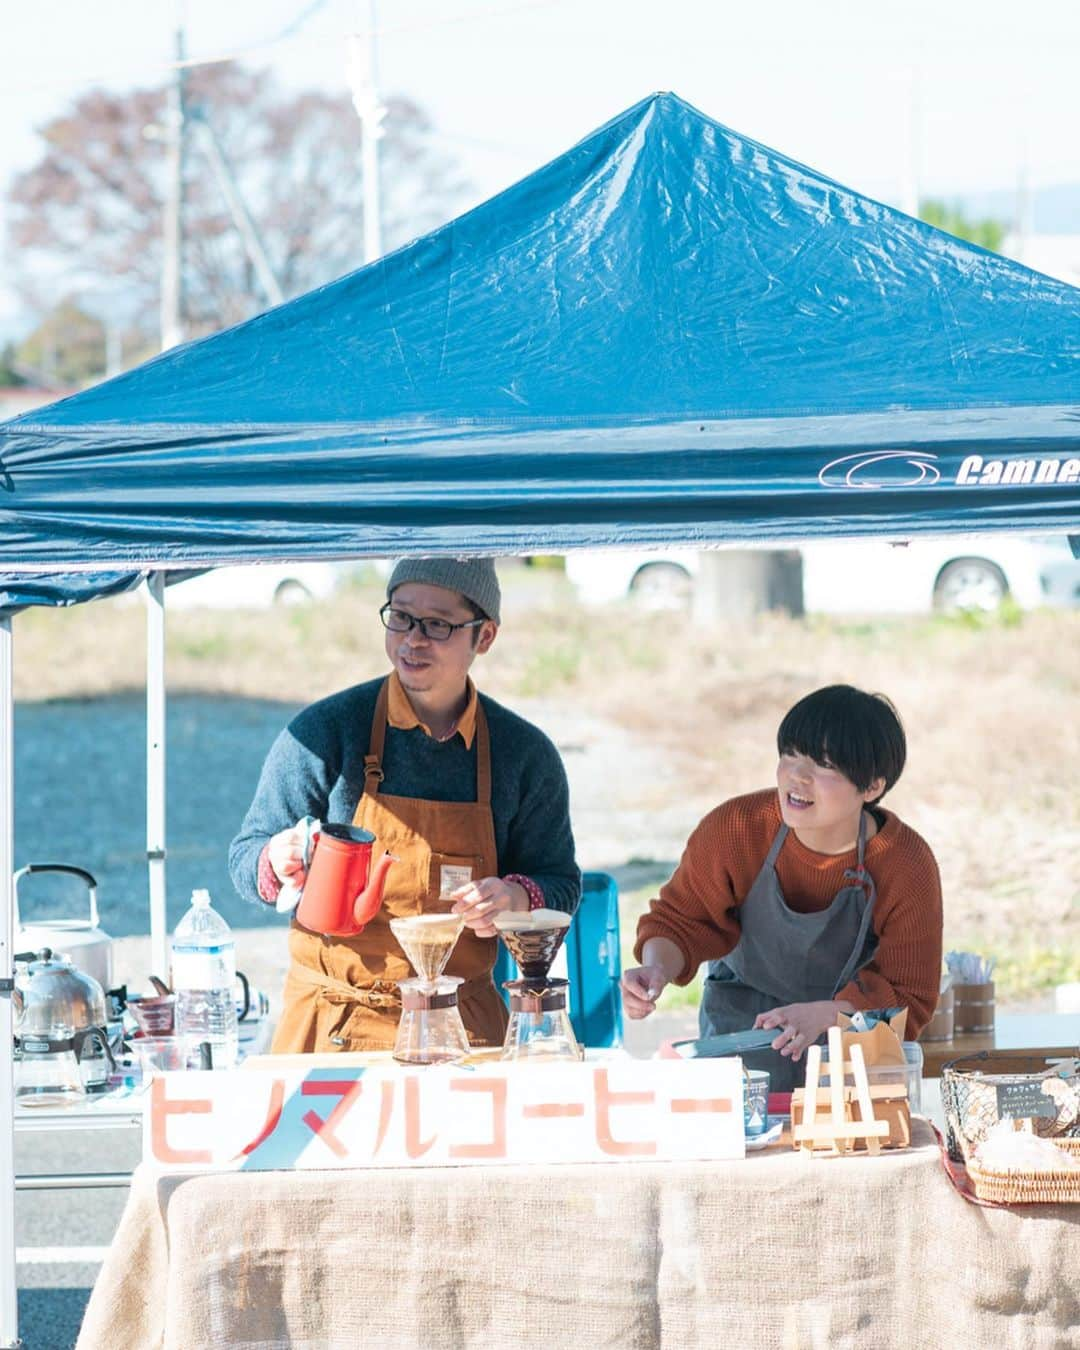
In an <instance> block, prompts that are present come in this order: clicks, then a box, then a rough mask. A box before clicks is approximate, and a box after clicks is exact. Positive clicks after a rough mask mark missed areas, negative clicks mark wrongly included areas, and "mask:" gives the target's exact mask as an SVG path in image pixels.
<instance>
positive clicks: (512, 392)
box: [0, 94, 1080, 567]
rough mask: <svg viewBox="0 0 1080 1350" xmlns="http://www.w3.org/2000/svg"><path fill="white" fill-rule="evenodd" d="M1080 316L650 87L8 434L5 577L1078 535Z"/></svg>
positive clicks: (1013, 269) (959, 245)
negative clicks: (541, 153)
mask: <svg viewBox="0 0 1080 1350" xmlns="http://www.w3.org/2000/svg"><path fill="white" fill-rule="evenodd" d="M1078 319H1080V291H1077V290H1075V289H1074V288H1072V287H1069V286H1067V285H1065V284H1063V283H1060V282H1057V281H1053V280H1051V279H1049V278H1047V277H1043V276H1040V275H1038V274H1037V273H1034V272H1032V271H1030V270H1029V269H1027V268H1024V267H1022V266H1020V265H1019V264H1017V263H1013V262H1010V261H1007V260H1006V259H1003V258H1000V257H998V256H996V255H994V254H990V253H987V252H985V251H984V250H982V249H979V248H977V247H975V246H974V245H971V244H967V243H964V242H962V241H960V240H957V239H954V238H952V237H951V236H949V235H946V234H943V233H941V232H940V231H938V230H935V229H933V228H932V227H930V226H928V225H926V224H924V223H922V222H920V221H916V220H913V219H911V218H910V217H908V216H905V215H903V214H902V213H900V212H898V211H895V210H892V209H890V208H888V207H885V206H883V205H881V204H879V203H877V202H874V201H872V200H870V199H868V198H866V197H862V196H860V195H859V194H858V193H855V192H853V191H851V190H850V189H847V188H844V187H842V186H840V185H839V184H837V183H835V182H833V181H832V180H831V179H829V178H826V177H824V176H823V175H821V174H818V173H815V172H813V171H812V170H810V169H807V168H805V167H804V166H802V165H800V164H797V163H795V162H794V161H792V160H790V159H788V158H786V157H785V156H783V155H781V154H778V153H776V152H775V151H772V150H769V149H767V148H766V147H764V146H761V145H759V144H757V143H756V142H754V141H752V140H749V139H747V138H745V137H742V136H739V135H737V134H736V133H734V132H732V131H730V130H728V129H727V128H726V127H723V126H721V125H720V124H718V123H716V122H714V121H712V120H710V119H709V118H707V117H705V116H703V115H702V114H701V113H699V112H697V111H696V110H695V109H694V108H692V107H690V106H689V105H688V104H686V103H684V102H683V101H682V100H680V99H678V98H676V97H675V96H674V95H671V94H658V95H654V96H653V97H651V98H648V99H645V100H643V101H642V102H641V103H639V104H637V105H635V106H634V107H633V108H631V109H629V110H628V111H627V112H625V113H623V114H622V115H621V116H620V117H617V118H615V119H614V120H613V121H611V122H609V123H608V124H607V125H606V126H604V127H602V128H600V130H598V131H596V132H594V133H593V134H592V135H590V136H588V137H587V138H586V139H585V140H583V141H582V142H580V144H578V145H577V146H575V147H574V148H573V149H572V150H570V151H568V152H567V153H566V154H565V155H563V156H562V157H561V158H559V159H557V160H555V161H553V162H552V163H551V164H548V165H547V166H545V167H544V168H542V169H540V170H538V171H537V172H536V173H534V174H532V175H531V176H530V177H528V178H526V179H524V180H523V181H522V182H520V183H518V184H516V185H515V186H514V187H511V188H509V189H508V190H507V191H506V192H504V193H501V194H500V195H499V196H497V197H495V198H493V199H492V200H490V201H488V202H486V203H484V204H483V205H482V206H479V207H477V208H476V209H475V210H473V211H471V212H469V213H467V214H466V215H464V216H462V217H461V218H459V219H458V220H455V221H452V222H450V223H449V224H447V225H445V226H444V227H442V228H441V229H439V230H437V231H435V232H434V233H433V234H430V235H428V236H426V237H425V238H422V239H419V240H417V241H415V242H414V243H413V244H411V245H409V246H408V247H406V248H403V249H401V250H399V251H398V252H396V253H394V254H392V255H390V256H389V257H387V258H384V259H381V260H380V261H378V262H376V263H374V264H372V265H371V266H369V267H365V268H363V269H361V270H360V271H358V272H354V273H352V274H350V275H348V276H346V277H343V278H341V279H340V280H339V281H336V282H334V283H332V284H331V285H328V286H324V287H322V288H321V289H319V290H316V291H314V292H311V293H310V294H308V295H304V296H301V297H299V298H298V299H296V300H293V301H290V302H289V303H287V304H285V305H282V306H279V307H278V308H276V309H273V310H270V311H268V312H267V313H265V314H261V315H259V316H258V317H257V318H254V319H252V320H250V321H249V322H247V323H244V324H241V325H239V326H238V327H236V328H233V329H230V330H228V331H226V332H223V333H220V334H216V335H215V336H213V337H209V338H206V339H203V340H202V341H199V342H194V343H190V344H188V345H187V346H184V347H180V348H177V349H174V350H172V351H170V352H167V353H165V354H163V355H162V356H160V357H158V358H155V359H154V360H152V361H150V362H148V363H146V364H145V365H143V366H141V367H139V368H137V369H135V370H133V371H131V372H129V373H127V374H125V375H122V376H120V377H118V378H117V379H114V380H111V381H108V382H106V383H104V384H101V385H98V386H96V387H95V388H93V389H89V390H86V391H85V392H83V393H80V394H77V395H75V396H74V397H71V398H68V399H65V400H63V401H61V402H59V403H57V404H54V405H52V406H51V407H49V408H46V409H44V410H39V411H38V412H35V413H32V414H29V415H27V416H25V417H23V418H21V419H19V420H17V421H15V422H13V423H9V424H7V426H6V427H5V428H4V429H3V432H0V461H2V465H0V474H2V476H0V512H2V519H3V522H4V530H3V536H2V540H0V567H6V566H9V565H16V566H37V567H41V566H49V567H53V566H63V565H68V566H71V565H99V566H104V565H105V564H111V565H113V566H117V565H119V566H123V565H131V564H142V565H145V564H151V563H152V564H157V565H176V566H181V565H186V566H191V565H197V564H199V563H204V562H206V563H215V562H226V561H238V560H241V559H245V558H246V559H253V558H260V557H263V558H269V557H317V556H333V555H335V554H337V555H344V554H358V555H362V554H369V555H370V554H386V553H394V552H408V551H411V552H422V551H432V552H435V551H453V552H462V551H477V550H486V551H489V552H510V551H518V552H524V551H531V550H537V549H547V550H550V549H557V548H567V547H574V546H592V545H596V544H604V543H613V542H624V543H663V542H670V541H674V540H681V541H684V542H703V541H706V540H715V539H731V540H738V539H745V538H751V537H753V538H760V537H761V536H762V535H763V534H766V535H771V536H773V537H777V538H785V537H794V536H812V535H818V534H841V533H870V532H888V533H910V532H915V531H918V530H924V529H935V530H948V529H952V530H956V529H967V530H972V529H983V528H999V527H1002V528H1005V527H1017V526H1023V527H1024V528H1030V529H1035V528H1048V529H1065V528H1067V527H1068V526H1069V525H1072V526H1073V527H1075V526H1076V525H1077V524H1078V523H1080V483H1078V481H1077V479H1078V478H1080V466H1077V468H1076V473H1075V475H1074V474H1073V470H1072V468H1070V467H1069V466H1070V464H1072V463H1074V462H1075V459H1074V457H1075V456H1076V455H1077V454H1080V448H1078V447H1080V441H1078V439H1077V435H1076V426H1077V415H1078V412H1080V325H1078V323H1077V320H1078ZM971 456H975V457H976V460H977V461H978V462H977V463H976V462H975V461H973V460H972V459H971V458H970V457H971ZM1018 458H1019V459H1021V460H1022V461H1023V463H1024V464H1027V463H1028V462H1029V461H1030V464H1031V468H1030V473H1029V472H1028V469H1027V468H1026V467H1022V468H1020V469H1017V470H1015V471H1014V472H1013V473H1007V472H1006V469H1005V466H1006V464H1007V463H1008V462H1010V461H1011V460H1014V459H1018ZM965 461H967V467H966V468H962V465H963V464H964V462H965ZM994 465H997V466H998V467H997V468H994V467H993V466H994ZM1046 466H1049V467H1046ZM4 489H6V491H5V490H4Z"/></svg>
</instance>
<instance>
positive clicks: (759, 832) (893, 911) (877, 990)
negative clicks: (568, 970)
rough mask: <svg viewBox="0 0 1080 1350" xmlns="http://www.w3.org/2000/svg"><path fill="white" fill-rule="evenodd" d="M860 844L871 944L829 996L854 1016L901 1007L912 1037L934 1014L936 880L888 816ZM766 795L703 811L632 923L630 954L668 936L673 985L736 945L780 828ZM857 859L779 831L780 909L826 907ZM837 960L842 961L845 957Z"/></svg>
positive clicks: (911, 839) (920, 846)
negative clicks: (869, 885) (678, 961)
mask: <svg viewBox="0 0 1080 1350" xmlns="http://www.w3.org/2000/svg"><path fill="white" fill-rule="evenodd" d="M875 810H876V811H878V812H880V813H881V814H882V815H883V816H884V817H885V824H884V825H883V826H882V827H881V828H880V829H879V830H878V832H877V834H875V835H874V837H873V838H872V839H871V840H869V842H868V843H867V845H866V853H865V855H864V856H865V862H866V868H867V870H868V871H869V873H870V875H871V876H872V877H873V878H874V884H875V886H876V887H877V901H876V902H875V904H874V913H873V920H872V922H873V927H874V931H875V932H876V933H877V935H878V938H879V946H878V948H877V951H876V952H875V954H874V959H873V961H872V962H871V964H870V965H868V966H867V967H866V968H865V969H864V970H861V971H860V972H859V974H858V975H857V976H856V978H855V979H854V980H853V981H852V982H851V983H850V984H848V985H846V986H845V987H844V988H843V989H841V990H840V991H839V992H838V993H837V995H836V997H837V998H842V999H847V1000H848V1001H849V1002H850V1003H852V1004H853V1005H854V1006H855V1007H856V1008H884V1007H906V1008H907V1009H908V1021H907V1031H906V1035H907V1036H908V1037H914V1036H916V1035H918V1033H919V1032H920V1031H921V1030H922V1028H923V1027H924V1026H925V1025H926V1023H927V1022H928V1021H929V1020H930V1018H931V1017H932V1016H933V1013H934V1007H935V1005H936V1003H937V995H938V983H939V979H940V972H941V928H942V920H941V878H940V877H939V876H938V869H937V863H936V862H935V861H934V855H933V854H932V853H931V852H930V849H929V846H928V845H927V844H926V842H925V841H924V840H923V839H922V838H920V836H919V835H917V834H916V833H915V831H914V830H912V829H910V828H909V827H908V826H907V825H905V824H903V822H902V821H900V820H899V819H898V818H897V817H896V816H894V815H893V814H892V812H891V811H885V810H883V808H881V807H880V806H878V807H876V808H875ZM780 825H781V819H780V805H779V801H778V799H777V793H776V789H775V788H769V789H767V790H766V791H763V792H753V793H750V794H748V795H747V796H745V797H734V798H732V799H731V800H730V801H726V802H723V803H722V804H721V805H720V806H718V807H716V808H715V810H713V811H710V812H709V814H708V815H707V816H706V817H705V819H704V820H703V821H702V822H701V823H700V825H698V827H697V828H696V829H695V830H694V833H693V834H692V835H691V836H690V838H689V840H688V841H687V845H686V849H685V850H684V852H683V856H682V860H681V861H680V863H679V866H678V868H677V869H676V871H675V875H674V876H673V877H672V878H671V880H670V881H669V882H668V883H667V884H666V885H665V886H662V887H661V889H660V896H659V899H656V900H653V901H652V902H651V904H650V906H649V912H648V913H647V914H643V915H642V916H641V919H640V920H639V921H638V929H637V945H636V947H635V954H636V956H637V959H638V960H639V961H640V960H641V949H642V947H643V945H644V943H645V942H646V940H647V939H648V938H651V937H666V938H669V939H670V940H671V941H672V942H674V943H675V945H676V946H677V947H678V948H679V949H680V950H681V952H682V954H683V957H684V958H685V962H686V964H685V966H684V969H683V973H682V975H681V976H680V977H679V979H678V980H677V981H676V983H678V984H689V983H690V981H691V980H692V979H693V977H694V975H695V973H696V971H697V968H698V966H699V965H700V964H701V962H702V961H713V960H716V959H717V958H719V957H722V956H726V955H727V954H728V952H730V951H731V950H732V949H733V948H734V947H735V946H736V945H737V943H738V941H739V931H740V929H739V906H740V904H742V902H743V900H744V899H745V898H746V896H747V894H748V893H749V891H750V887H751V886H752V885H753V883H754V879H755V877H756V876H757V874H758V872H760V870H761V865H762V863H763V862H764V861H765V856H766V854H767V853H768V851H769V846H770V844H771V843H772V841H773V838H774V837H775V835H776V831H777V830H778V829H779V828H780ZM855 862H856V851H855V850H854V849H852V850H851V852H850V853H838V854H828V853H815V852H813V850H811V849H808V848H807V847H806V845H805V844H802V843H800V841H799V839H798V838H797V837H796V835H795V832H794V831H793V830H791V831H789V832H788V836H787V838H786V839H785V840H784V845H783V847H782V848H781V850H780V855H779V857H778V858H777V860H776V874H777V877H778V878H779V881H780V886H781V889H782V890H783V893H784V900H785V901H786V903H787V905H788V906H789V908H791V909H794V910H797V911H799V912H801V913H804V914H811V913H815V912H817V911H820V910H823V909H826V908H828V906H829V905H830V904H831V903H832V900H833V897H834V896H835V895H836V893H837V891H839V890H840V888H841V886H842V885H844V884H845V883H844V879H843V878H844V870H845V868H848V867H854V866H855ZM845 955H846V953H845Z"/></svg>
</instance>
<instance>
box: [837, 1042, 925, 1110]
mask: <svg viewBox="0 0 1080 1350" xmlns="http://www.w3.org/2000/svg"><path fill="white" fill-rule="evenodd" d="M902 1044H903V1050H904V1063H903V1064H868V1065H867V1066H866V1077H867V1080H868V1081H869V1082H870V1083H871V1084H878V1085H880V1084H889V1085H891V1086H893V1087H895V1088H896V1090H897V1092H898V1093H906V1094H907V1100H908V1106H909V1107H910V1108H911V1110H912V1111H915V1112H917V1113H921V1112H922V1067H923V1049H922V1046H921V1045H920V1044H919V1042H918V1041H904V1042H902ZM848 1081H849V1082H850V1081H853V1080H851V1079H850V1076H849V1079H848Z"/></svg>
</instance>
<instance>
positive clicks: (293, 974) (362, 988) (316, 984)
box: [289, 961, 494, 1011]
mask: <svg viewBox="0 0 1080 1350" xmlns="http://www.w3.org/2000/svg"><path fill="white" fill-rule="evenodd" d="M289 978H290V979H293V980H296V981H297V983H298V984H302V985H305V986H306V987H307V988H309V989H316V990H318V991H319V992H320V993H324V994H329V995H331V996H332V997H333V999H334V1000H335V1001H336V1002H339V1003H360V1004H363V1006H364V1007H365V1008H386V1009H394V1010H395V1011H400V1010H401V991H400V990H399V989H398V987H397V985H396V984H395V983H394V982H393V981H391V980H375V981H373V982H372V984H371V985H355V984H346V983H345V981H344V980H336V979H334V977H333V976H332V975H326V974H324V973H323V972H322V971H321V970H314V969H312V967H311V966H305V965H301V964H300V962H298V961H294V962H293V963H292V966H291V968H290V970H289ZM490 988H494V985H493V984H492V979H491V975H490V973H489V972H485V973H484V974H483V975H478V976H476V977H475V978H474V979H471V980H463V981H462V983H461V984H460V985H459V986H458V991H457V995H458V1000H459V1001H460V1000H461V999H462V998H473V997H475V996H476V995H477V994H479V993H481V992H482V991H483V990H485V989H490Z"/></svg>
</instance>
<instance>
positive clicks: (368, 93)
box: [348, 0, 386, 263]
mask: <svg viewBox="0 0 1080 1350" xmlns="http://www.w3.org/2000/svg"><path fill="white" fill-rule="evenodd" d="M366 47H367V50H366V52H365V51H364V49H363V48H364V43H363V34H362V32H357V33H356V34H355V35H354V37H353V40H352V43H351V49H350V53H349V62H348V66H349V83H350V85H351V86H352V100H353V107H354V108H355V109H356V115H357V116H358V117H359V118H360V127H361V140H360V167H361V174H362V184H363V192H364V262H365V263H371V262H374V261H375V259H376V258H378V257H379V256H380V255H381V254H382V218H381V210H380V205H379V141H380V140H381V139H382V134H383V132H382V124H383V119H384V118H385V116H386V108H385V107H384V106H383V105H382V103H380V101H379V87H378V13H377V0H368V23H367V43H366Z"/></svg>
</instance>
